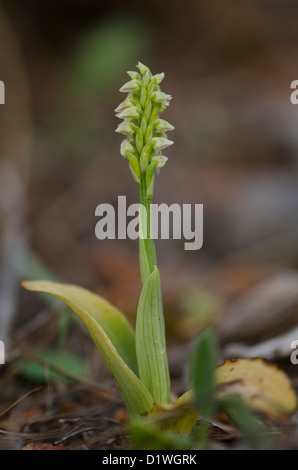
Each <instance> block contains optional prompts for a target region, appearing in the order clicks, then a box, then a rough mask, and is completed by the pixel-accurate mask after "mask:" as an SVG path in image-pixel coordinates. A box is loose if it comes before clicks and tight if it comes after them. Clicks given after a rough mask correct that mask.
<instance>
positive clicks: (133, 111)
mask: <svg viewBox="0 0 298 470" xmlns="http://www.w3.org/2000/svg"><path fill="white" fill-rule="evenodd" d="M139 115H140V113H139V110H138V108H137V107H136V106H130V107H129V108H124V109H123V110H122V111H120V113H118V114H116V116H117V117H118V118H120V119H137V118H138V117H139Z"/></svg>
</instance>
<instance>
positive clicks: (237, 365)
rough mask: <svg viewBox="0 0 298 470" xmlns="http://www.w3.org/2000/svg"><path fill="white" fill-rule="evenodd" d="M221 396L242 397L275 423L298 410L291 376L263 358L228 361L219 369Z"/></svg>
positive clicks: (217, 378)
mask: <svg viewBox="0 0 298 470" xmlns="http://www.w3.org/2000/svg"><path fill="white" fill-rule="evenodd" d="M216 383H217V385H219V396H222V395H227V394H237V395H240V396H241V397H242V398H243V400H244V401H245V402H246V404H247V405H248V406H249V407H250V408H251V409H252V410H254V411H256V412H258V413H261V414H264V415H266V416H267V417H268V418H270V419H271V420H274V421H276V420H277V421H278V420H281V419H283V418H285V417H287V416H288V415H290V414H291V413H293V412H294V411H295V409H296V407H297V396H296V393H295V391H294V389H293V387H292V385H291V382H290V380H289V378H288V377H287V375H286V374H285V373H284V372H283V371H282V370H280V369H279V368H278V367H276V366H275V365H272V364H268V363H266V362H265V361H264V360H263V359H260V358H257V359H237V360H227V361H225V362H224V363H223V364H222V365H221V366H219V367H217V369H216Z"/></svg>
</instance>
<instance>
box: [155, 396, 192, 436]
mask: <svg viewBox="0 0 298 470" xmlns="http://www.w3.org/2000/svg"><path fill="white" fill-rule="evenodd" d="M198 416H199V412H198V410H197V409H196V407H195V405H194V399H193V391H192V390H189V391H188V392H186V393H184V395H182V396H181V397H180V398H178V400H177V401H176V402H175V403H171V404H168V403H154V405H153V408H152V410H151V411H150V413H149V415H148V420H149V421H150V422H151V423H156V424H158V426H159V428H160V429H163V430H170V431H175V432H178V433H184V434H190V433H191V431H192V430H193V428H194V425H195V424H196V421H197V419H198Z"/></svg>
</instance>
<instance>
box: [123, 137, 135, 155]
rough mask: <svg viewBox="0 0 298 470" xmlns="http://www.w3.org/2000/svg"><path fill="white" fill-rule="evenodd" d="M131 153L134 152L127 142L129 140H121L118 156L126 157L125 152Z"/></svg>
mask: <svg viewBox="0 0 298 470" xmlns="http://www.w3.org/2000/svg"><path fill="white" fill-rule="evenodd" d="M133 151H134V148H133V146H132V145H131V143H130V142H129V140H128V139H124V140H122V142H121V144H120V154H121V155H122V157H126V153H127V152H131V153H132V152H133Z"/></svg>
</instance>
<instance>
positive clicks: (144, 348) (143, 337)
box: [136, 267, 170, 403]
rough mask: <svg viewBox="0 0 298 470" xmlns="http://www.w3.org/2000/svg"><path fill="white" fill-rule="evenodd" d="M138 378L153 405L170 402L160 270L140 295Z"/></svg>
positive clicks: (138, 314)
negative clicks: (146, 389) (149, 395)
mask: <svg viewBox="0 0 298 470" xmlns="http://www.w3.org/2000/svg"><path fill="white" fill-rule="evenodd" d="M136 352H137V360H138V368H139V375H140V379H141V380H142V382H143V383H144V384H145V385H146V387H147V388H148V390H149V391H150V393H151V395H152V397H153V399H154V401H156V402H159V403H169V402H170V378H169V368H168V360H167V352H166V340H165V326H164V317H163V306H162V297H161V286H160V277H159V272H158V269H157V268H156V267H155V268H154V270H153V271H152V273H151V274H150V276H149V277H148V278H147V280H146V282H145V284H144V286H143V290H142V293H141V297H140V301H139V306H138V312H137V322H136Z"/></svg>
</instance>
